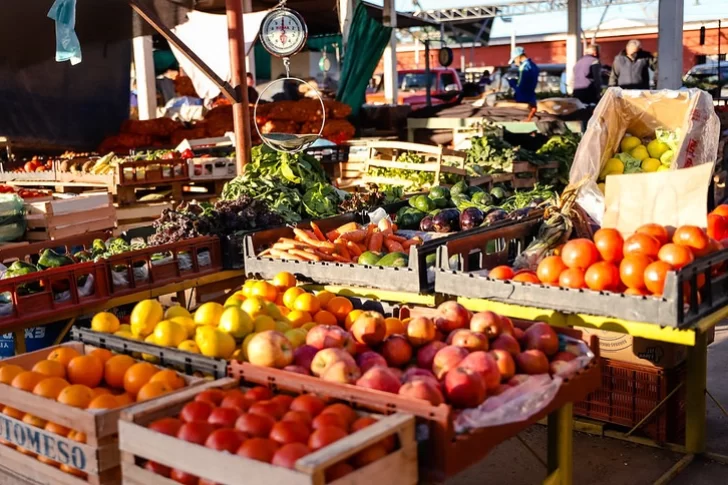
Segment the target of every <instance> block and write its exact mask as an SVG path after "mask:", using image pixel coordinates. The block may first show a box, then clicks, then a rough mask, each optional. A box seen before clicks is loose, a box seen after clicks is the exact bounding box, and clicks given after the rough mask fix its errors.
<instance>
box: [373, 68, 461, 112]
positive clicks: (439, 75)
mask: <svg viewBox="0 0 728 485" xmlns="http://www.w3.org/2000/svg"><path fill="white" fill-rule="evenodd" d="M397 74H398V81H397V84H398V88H399V89H398V94H397V104H408V105H410V106H412V109H413V110H416V109H420V108H423V107H425V106H427V93H426V86H427V81H426V75H425V70H424V69H408V70H406V71H399V72H398V73H397ZM372 81H373V83H372V86H371V87H370V88H369V89H367V96H366V100H367V104H384V103H386V99H385V97H384V81H383V77H382V75H381V74H379V75H376V76H375V77H374V78H373V79H372ZM462 92H463V86H462V84H461V83H460V77H459V76H458V73H457V71H456V70H455V69H450V68H444V67H440V68H433V69H430V97H431V99H432V101H431V103H432V106H438V105H443V104H457V103H458V102H459V101H460V99H461V98H462Z"/></svg>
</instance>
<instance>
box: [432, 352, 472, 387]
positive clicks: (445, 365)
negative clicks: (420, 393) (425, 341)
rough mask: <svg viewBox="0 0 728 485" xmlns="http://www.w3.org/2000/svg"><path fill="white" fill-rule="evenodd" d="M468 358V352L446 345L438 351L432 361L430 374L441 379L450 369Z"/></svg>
mask: <svg viewBox="0 0 728 485" xmlns="http://www.w3.org/2000/svg"><path fill="white" fill-rule="evenodd" d="M467 356H468V351H467V350H465V349H464V348H462V347H456V346H454V345H448V346H447V347H444V348H442V349H440V350H439V351H438V352H437V354H435V358H434V359H433V360H432V372H433V373H434V374H435V376H436V377H437V378H438V379H442V378H443V377H444V376H445V374H447V372H448V371H449V370H451V369H454V368H455V367H457V366H458V364H460V361H461V360H463V359H464V358H465V357H467Z"/></svg>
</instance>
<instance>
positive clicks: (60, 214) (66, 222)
mask: <svg viewBox="0 0 728 485" xmlns="http://www.w3.org/2000/svg"><path fill="white" fill-rule="evenodd" d="M25 206H26V220H27V222H28V231H27V235H26V237H27V239H28V240H29V241H44V240H48V239H60V238H64V237H68V236H74V235H77V234H83V233H86V232H93V231H103V230H107V229H113V228H114V227H115V226H116V209H115V208H114V203H113V200H112V196H111V194H109V193H107V192H89V193H86V194H82V195H79V196H77V197H71V198H62V199H61V198H54V199H53V200H45V201H40V202H34V201H29V202H27V203H26V204H25Z"/></svg>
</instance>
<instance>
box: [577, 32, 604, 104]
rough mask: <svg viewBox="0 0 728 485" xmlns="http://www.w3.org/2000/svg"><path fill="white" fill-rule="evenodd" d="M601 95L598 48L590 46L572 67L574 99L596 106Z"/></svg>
mask: <svg viewBox="0 0 728 485" xmlns="http://www.w3.org/2000/svg"><path fill="white" fill-rule="evenodd" d="M601 94H602V65H601V63H600V62H599V47H598V46H596V45H594V44H592V45H590V46H589V47H587V48H586V51H585V53H584V56H583V57H582V58H581V59H579V60H578V61H577V62H576V64H575V65H574V97H575V98H576V99H578V100H579V101H581V102H582V103H584V104H597V103H598V102H599V98H600V97H601Z"/></svg>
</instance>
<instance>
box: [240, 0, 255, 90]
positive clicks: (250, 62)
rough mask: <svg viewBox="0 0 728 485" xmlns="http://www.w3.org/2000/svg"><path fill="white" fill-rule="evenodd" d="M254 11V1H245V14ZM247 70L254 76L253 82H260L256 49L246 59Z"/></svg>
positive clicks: (251, 50)
mask: <svg viewBox="0 0 728 485" xmlns="http://www.w3.org/2000/svg"><path fill="white" fill-rule="evenodd" d="M252 11H253V0H243V12H245V13H251V12H252ZM245 68H246V69H247V71H248V72H249V73H250V74H251V75H252V76H253V80H254V81H257V80H258V75H257V72H256V71H255V49H252V48H251V49H250V52H248V57H246V58H245Z"/></svg>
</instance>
